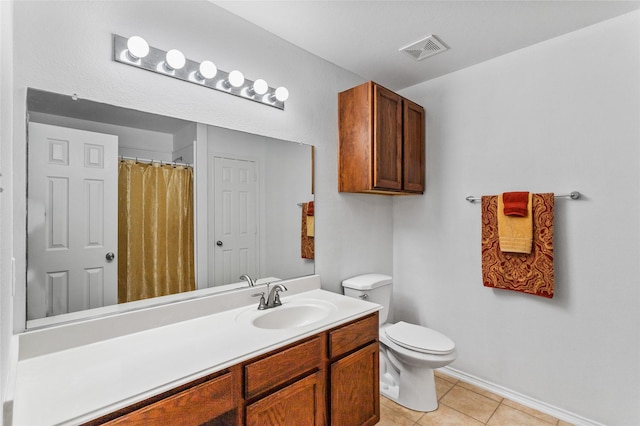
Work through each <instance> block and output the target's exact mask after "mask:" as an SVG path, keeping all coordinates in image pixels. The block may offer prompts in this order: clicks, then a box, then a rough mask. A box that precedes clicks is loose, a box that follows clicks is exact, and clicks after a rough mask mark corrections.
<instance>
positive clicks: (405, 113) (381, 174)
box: [338, 81, 425, 195]
mask: <svg viewBox="0 0 640 426" xmlns="http://www.w3.org/2000/svg"><path fill="white" fill-rule="evenodd" d="M424 120H425V113H424V108H422V107H421V106H420V105H418V104H416V103H414V102H411V101H410V100H408V99H405V98H403V97H402V96H400V95H398V94H396V93H394V92H392V91H391V90H388V89H386V88H384V87H382V86H380V85H379V84H376V83H374V82H371V81H370V82H368V83H364V84H361V85H359V86H356V87H354V88H351V89H349V90H346V91H344V92H341V93H339V94H338V133H339V134H338V136H339V149H338V156H339V158H338V189H339V191H340V192H365V193H367V192H368V193H377V194H387V195H393V194H422V193H423V192H424V187H425V137H424V132H425V131H424V125H425V124H424V123H425V122H424Z"/></svg>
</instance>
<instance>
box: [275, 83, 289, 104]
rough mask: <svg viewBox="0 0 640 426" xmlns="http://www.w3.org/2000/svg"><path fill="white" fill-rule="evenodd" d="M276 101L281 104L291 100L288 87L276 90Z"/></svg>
mask: <svg viewBox="0 0 640 426" xmlns="http://www.w3.org/2000/svg"><path fill="white" fill-rule="evenodd" d="M276 99H277V100H279V101H280V102H284V101H286V100H287V99H289V91H288V90H287V88H286V87H282V86H280V87H278V88H277V89H276Z"/></svg>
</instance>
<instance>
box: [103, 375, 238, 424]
mask: <svg viewBox="0 0 640 426" xmlns="http://www.w3.org/2000/svg"><path fill="white" fill-rule="evenodd" d="M234 379H235V380H237V376H236V375H234V374H233V373H227V374H225V375H223V376H220V377H216V378H215V379H211V380H208V381H206V382H204V383H200V384H199V385H196V386H193V387H191V388H188V389H185V390H183V391H182V392H179V393H177V394H175V395H172V396H169V397H167V398H164V399H162V400H160V401H158V402H155V403H152V404H149V405H147V406H145V407H142V408H140V409H138V410H136V411H132V412H130V413H129V414H125V415H123V416H121V417H118V418H116V419H114V420H111V421H109V422H106V423H101V424H105V425H151V424H162V425H176V426H177V425H186V424H189V425H199V424H203V423H206V422H208V421H210V420H212V419H214V418H216V417H218V416H220V415H222V414H224V413H226V412H228V411H231V410H233V409H234V408H236V406H237V405H238V401H237V400H236V398H235V392H230V390H231V389H233V388H234Z"/></svg>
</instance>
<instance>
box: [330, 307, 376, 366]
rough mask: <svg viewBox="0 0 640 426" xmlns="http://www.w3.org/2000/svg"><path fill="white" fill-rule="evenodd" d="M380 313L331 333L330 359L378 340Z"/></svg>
mask: <svg viewBox="0 0 640 426" xmlns="http://www.w3.org/2000/svg"><path fill="white" fill-rule="evenodd" d="M378 327H379V325H378V313H377V312H376V313H375V314H372V315H370V316H368V317H365V318H363V319H360V320H357V321H354V322H352V323H350V324H347V325H345V326H342V327H340V328H337V329H334V330H332V331H330V332H329V357H330V358H335V357H338V356H340V355H344V354H346V353H347V352H350V351H352V350H354V349H357V348H359V347H361V346H364V345H366V344H367V343H370V342H372V341H374V340H377V339H378Z"/></svg>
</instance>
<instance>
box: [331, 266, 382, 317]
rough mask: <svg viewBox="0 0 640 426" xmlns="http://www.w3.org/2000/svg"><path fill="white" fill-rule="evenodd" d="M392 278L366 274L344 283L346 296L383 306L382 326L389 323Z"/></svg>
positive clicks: (380, 313)
mask: <svg viewBox="0 0 640 426" xmlns="http://www.w3.org/2000/svg"><path fill="white" fill-rule="evenodd" d="M391 282H392V280H391V277H390V276H388V275H382V274H364V275H357V276H355V277H351V278H348V279H346V280H344V281H342V288H343V289H344V295H345V296H349V297H356V298H359V299H362V300H366V301H369V302H373V303H377V304H379V305H382V309H381V310H380V312H379V315H380V325H382V324H384V323H385V322H387V317H388V316H389V306H390V305H391Z"/></svg>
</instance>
